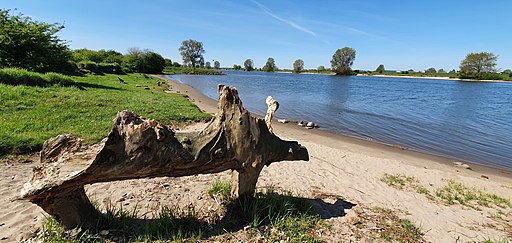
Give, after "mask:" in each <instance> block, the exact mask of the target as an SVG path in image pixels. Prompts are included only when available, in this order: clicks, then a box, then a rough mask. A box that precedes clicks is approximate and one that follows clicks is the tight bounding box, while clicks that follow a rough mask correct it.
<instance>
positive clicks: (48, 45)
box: [0, 9, 71, 72]
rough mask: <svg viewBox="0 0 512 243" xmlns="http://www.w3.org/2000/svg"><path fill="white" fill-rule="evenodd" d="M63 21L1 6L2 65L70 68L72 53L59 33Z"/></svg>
mask: <svg viewBox="0 0 512 243" xmlns="http://www.w3.org/2000/svg"><path fill="white" fill-rule="evenodd" d="M63 28H64V26H63V25H60V24H48V23H44V22H38V21H34V20H32V19H31V18H30V17H26V16H23V15H21V14H18V15H11V14H10V10H6V9H0V68H2V67H18V68H24V69H27V70H31V71H37V72H67V71H69V70H70V64H69V63H68V61H69V60H70V58H71V53H70V51H69V49H68V46H67V43H66V42H65V41H63V40H61V39H60V38H59V37H58V36H57V33H58V32H59V31H60V30H61V29H63Z"/></svg>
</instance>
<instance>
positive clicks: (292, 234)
mask: <svg viewBox="0 0 512 243" xmlns="http://www.w3.org/2000/svg"><path fill="white" fill-rule="evenodd" d="M224 207H225V208H224V210H227V212H226V215H225V216H224V218H222V219H221V218H219V219H217V220H216V221H215V222H213V224H209V223H207V221H206V220H204V219H201V218H200V215H199V214H198V213H197V212H196V210H195V208H194V207H193V206H191V207H188V208H187V209H181V208H179V207H178V206H174V207H163V208H162V209H161V210H160V212H159V213H158V214H157V215H156V217H153V218H151V219H146V218H143V219H140V218H138V216H139V215H138V214H139V211H138V209H137V207H135V208H134V209H133V210H132V211H127V210H125V209H123V207H122V205H120V206H118V207H116V206H113V205H112V204H107V205H106V207H105V210H104V211H105V212H106V213H105V214H104V220H103V222H101V223H100V224H99V225H100V228H99V229H98V231H97V232H96V233H91V232H90V231H87V230H85V231H81V230H79V229H74V230H71V231H63V230H62V229H61V228H60V227H59V226H58V223H57V222H56V221H55V219H53V218H51V217H50V218H48V219H47V220H46V222H45V223H44V226H43V229H42V230H41V231H40V232H39V233H38V235H37V239H40V240H42V241H44V242H106V241H116V242H133V241H135V242H149V241H172V242H197V241H200V240H203V239H209V240H217V241H218V240H220V241H223V239H225V238H223V235H224V234H226V233H228V234H227V235H229V234H231V233H230V232H238V233H237V234H246V237H243V238H250V239H257V240H258V241H265V242H276V241H280V240H288V241H291V242H320V241H321V240H320V239H319V238H318V237H316V236H315V235H314V232H313V231H314V230H317V229H320V228H326V227H328V226H327V224H326V223H324V222H323V221H322V220H321V219H320V217H319V216H318V215H316V214H315V213H313V211H312V206H311V204H310V203H309V201H308V199H305V198H298V197H293V196H291V194H286V195H280V194H277V193H275V192H273V191H270V192H267V193H265V194H258V195H257V196H256V197H255V198H254V200H253V201H252V203H250V204H244V203H242V202H241V201H231V202H230V203H228V204H226V205H224ZM246 226H247V227H248V230H247V231H245V230H244V231H240V230H241V229H243V228H245V227H246ZM228 230H229V231H228ZM102 232H103V234H102ZM216 237H219V238H216Z"/></svg>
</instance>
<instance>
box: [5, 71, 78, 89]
mask: <svg viewBox="0 0 512 243" xmlns="http://www.w3.org/2000/svg"><path fill="white" fill-rule="evenodd" d="M0 84H7V85H26V86H39V87H49V86H52V85H60V86H75V87H78V86H77V84H76V83H75V82H74V80H73V79H72V78H71V77H69V76H66V75H63V74H60V73H51V72H50V73H46V74H42V73H36V72H30V71H27V70H25V69H19V68H4V69H0Z"/></svg>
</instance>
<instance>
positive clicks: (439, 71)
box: [437, 68, 446, 73]
mask: <svg viewBox="0 0 512 243" xmlns="http://www.w3.org/2000/svg"><path fill="white" fill-rule="evenodd" d="M437 73H446V71H445V70H444V69H442V68H441V69H439V70H437Z"/></svg>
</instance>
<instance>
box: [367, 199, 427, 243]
mask: <svg viewBox="0 0 512 243" xmlns="http://www.w3.org/2000/svg"><path fill="white" fill-rule="evenodd" d="M364 221H368V222H373V223H374V224H375V225H376V227H375V229H374V231H372V233H373V234H375V233H376V234H377V235H378V237H379V238H380V239H382V240H386V241H393V242H426V241H425V239H424V238H423V236H424V233H423V232H422V230H421V228H420V227H418V226H416V225H415V224H414V223H413V222H412V221H410V220H408V219H402V218H400V217H398V215H397V214H396V213H395V212H394V211H393V210H390V209H387V208H380V207H375V208H371V209H369V213H367V215H365V216H364ZM375 230H376V231H375Z"/></svg>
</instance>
